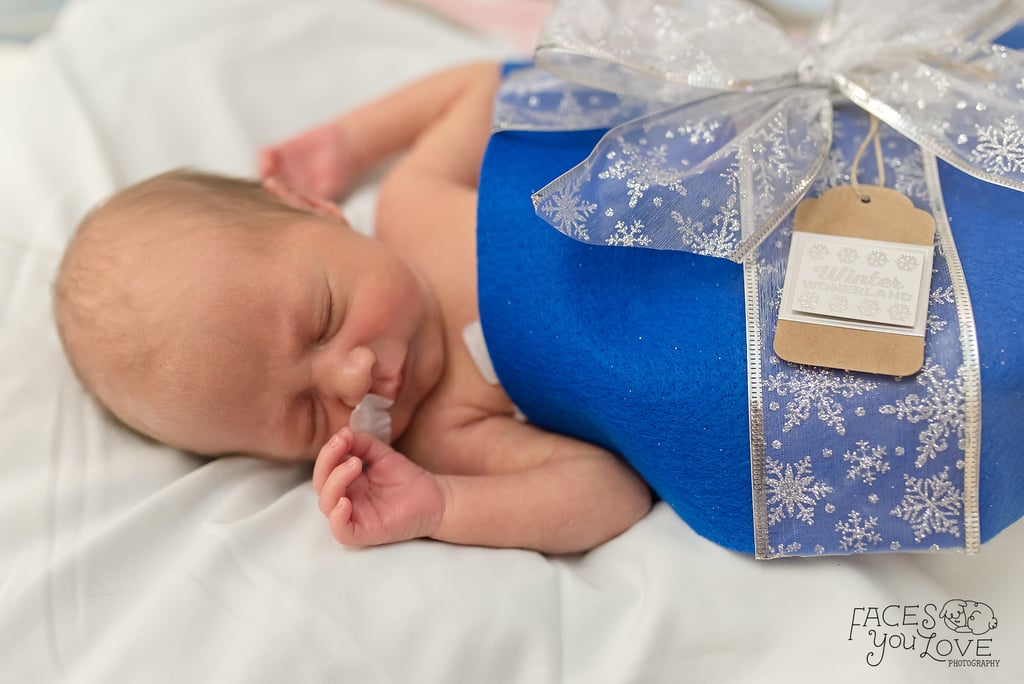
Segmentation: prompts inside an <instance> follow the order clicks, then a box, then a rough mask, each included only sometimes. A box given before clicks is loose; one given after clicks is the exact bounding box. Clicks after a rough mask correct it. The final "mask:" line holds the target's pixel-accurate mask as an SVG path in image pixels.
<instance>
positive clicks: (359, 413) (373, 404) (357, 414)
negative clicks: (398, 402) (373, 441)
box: [348, 394, 395, 444]
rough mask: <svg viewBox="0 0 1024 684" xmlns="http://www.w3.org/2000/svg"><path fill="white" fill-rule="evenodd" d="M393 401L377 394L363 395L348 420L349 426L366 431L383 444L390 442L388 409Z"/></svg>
mask: <svg viewBox="0 0 1024 684" xmlns="http://www.w3.org/2000/svg"><path fill="white" fill-rule="evenodd" d="M394 403H395V402H394V401H393V400H391V399H388V398H387V397H382V396H380V395H379V394H367V395H366V396H365V397H363V400H362V401H360V402H359V403H358V404H357V405H356V407H355V409H353V410H352V416H351V417H350V418H349V420H348V424H349V427H350V428H352V429H353V430H355V431H356V432H366V433H368V434H371V435H373V436H374V437H376V438H377V439H379V440H380V441H382V442H384V443H385V444H390V443H391V414H390V413H389V412H388V409H390V408H391V407H392V405H394Z"/></svg>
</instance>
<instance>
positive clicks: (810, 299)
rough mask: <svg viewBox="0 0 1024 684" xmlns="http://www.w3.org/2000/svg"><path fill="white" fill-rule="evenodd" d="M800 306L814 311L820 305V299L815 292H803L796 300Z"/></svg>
mask: <svg viewBox="0 0 1024 684" xmlns="http://www.w3.org/2000/svg"><path fill="white" fill-rule="evenodd" d="M797 302H798V303H799V304H800V308H802V309H809V310H812V311H813V310H815V309H817V308H818V306H819V305H820V304H821V297H819V296H818V293H817V292H804V293H803V294H801V295H800V297H799V298H798V299H797Z"/></svg>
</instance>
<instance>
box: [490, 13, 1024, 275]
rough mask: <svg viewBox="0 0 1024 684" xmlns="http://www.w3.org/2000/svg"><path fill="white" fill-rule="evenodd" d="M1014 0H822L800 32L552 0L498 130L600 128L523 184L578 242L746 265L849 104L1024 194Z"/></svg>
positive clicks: (1022, 74)
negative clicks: (819, 11)
mask: <svg viewBox="0 0 1024 684" xmlns="http://www.w3.org/2000/svg"><path fill="white" fill-rule="evenodd" d="M1022 18H1024V2H1021V0H972V2H970V3H967V2H963V0H846V1H844V0H837V2H836V3H835V4H834V6H833V7H832V9H831V11H830V12H829V14H828V15H827V16H826V17H825V19H824V20H823V21H822V22H821V23H820V24H819V26H818V27H817V28H816V30H815V31H813V32H812V34H811V35H810V36H809V37H808V38H807V39H806V40H804V41H801V42H796V41H794V40H792V39H791V38H790V37H789V36H788V35H787V33H786V32H785V31H784V30H783V29H782V27H781V26H780V25H779V24H778V23H776V22H775V20H774V19H773V18H772V17H771V16H770V15H769V14H767V13H766V12H764V11H762V10H760V9H759V8H757V7H755V6H753V5H752V4H750V3H748V2H744V1H743V0H716V2H706V0H674V1H670V0H661V1H660V2H659V1H656V0H561V1H560V2H559V3H557V5H556V6H555V7H554V9H553V11H552V13H551V14H550V16H549V18H548V20H547V22H546V25H545V28H544V30H543V32H542V34H541V38H540V40H539V43H538V48H537V52H536V56H535V57H536V64H537V66H538V67H539V69H526V70H522V71H519V72H515V73H513V74H512V75H511V76H510V77H509V78H508V79H507V80H506V82H505V84H504V86H503V88H502V91H501V92H500V93H499V98H498V101H497V106H496V110H495V125H496V127H497V128H498V129H528V130H550V131H566V130H582V129H592V128H605V127H609V126H611V127H612V128H611V130H610V131H608V133H607V134H606V135H605V136H604V137H603V138H602V139H601V140H600V142H599V143H598V144H597V146H596V147H595V148H594V150H593V151H592V153H591V154H590V156H589V157H588V158H587V159H586V160H585V161H583V162H582V163H580V164H579V165H578V166H576V167H574V168H573V169H571V170H569V171H567V172H566V173H565V174H563V175H562V176H560V177H559V178H557V179H556V180H554V181H553V182H551V183H550V184H549V185H547V186H546V187H544V188H543V189H542V190H540V191H539V192H537V193H536V194H535V195H534V198H533V199H534V205H535V207H536V209H537V213H538V215H540V216H541V217H542V218H544V219H545V220H547V221H548V222H549V223H551V224H552V225H553V226H554V227H555V228H557V229H559V230H560V231H562V232H563V233H566V234H567V235H570V236H572V237H575V238H577V239H579V240H583V241H586V242H599V243H604V244H610V245H623V246H641V247H650V248H660V249H678V250H684V251H690V252H695V253H698V254H705V255H710V256H717V257H726V258H729V259H732V260H734V261H743V260H744V259H745V258H746V257H747V256H748V255H749V254H750V253H751V251H752V250H753V249H754V248H755V247H756V246H757V245H758V244H759V243H760V242H761V240H763V239H764V237H765V236H766V235H767V234H768V233H769V232H770V231H771V230H772V229H773V228H774V227H775V226H776V225H777V224H778V223H779V221H781V220H782V218H783V217H785V216H786V215H787V214H788V213H789V212H790V211H791V210H792V209H793V207H794V206H795V205H796V203H797V202H798V201H799V200H800V199H801V197H803V195H804V193H805V192H806V191H807V189H808V188H809V187H810V185H811V183H812V181H813V180H814V178H815V176H816V175H817V174H818V172H819V170H820V169H821V167H822V165H823V164H824V162H825V160H826V159H827V157H828V154H829V147H830V143H831V139H832V126H833V119H832V109H831V104H832V101H833V100H846V99H848V100H850V101H852V102H854V103H855V104H857V105H859V106H860V107H862V108H864V109H865V110H867V111H868V112H870V113H872V114H874V115H875V116H877V117H878V118H879V119H881V120H882V121H884V122H885V123H887V124H888V125H889V126H891V127H892V128H894V129H896V130H897V131H899V132H900V133H902V134H903V135H905V136H907V137H908V138H910V139H911V140H913V141H914V142H916V143H918V144H919V145H921V146H922V147H923V148H925V149H926V150H928V151H930V152H932V153H934V154H935V155H936V156H938V157H940V158H941V159H944V160H945V161H947V162H949V163H950V164H952V165H953V166H955V167H957V168H959V169H961V170H962V171H964V172H966V173H969V174H971V175H973V176H976V177H978V178H982V179H984V180H986V181H989V182H992V183H997V184H1000V185H1004V186H1006V187H1010V188H1013V189H1016V190H1024V55H1022V54H1021V53H1019V52H1017V51H1015V50H1010V49H1006V48H1003V47H1001V46H997V45H993V44H992V43H991V42H990V41H991V39H992V38H994V37H995V36H997V35H999V34H1000V33H1002V32H1003V31H1005V30H1006V29H1008V28H1009V27H1011V26H1013V25H1014V24H1015V23H1017V22H1018V21H1020V20H1021V19H1022Z"/></svg>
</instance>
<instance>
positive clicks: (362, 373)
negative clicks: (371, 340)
mask: <svg viewBox="0 0 1024 684" xmlns="http://www.w3.org/2000/svg"><path fill="white" fill-rule="evenodd" d="M376 365H377V356H376V355H375V354H374V353H373V350H372V349H370V348H369V347H354V348H353V349H351V350H349V351H348V353H346V354H344V355H343V356H342V357H341V359H340V360H339V359H338V358H337V357H335V358H334V359H330V358H328V359H324V366H325V372H324V374H323V377H324V378H325V384H326V385H327V386H326V387H325V390H326V391H327V392H330V393H331V394H332V395H334V396H336V397H337V398H338V399H340V400H341V401H342V402H344V403H345V404H346V405H347V406H350V407H355V405H356V404H358V403H359V402H360V401H362V400H363V397H365V396H366V394H367V393H368V392H369V391H370V387H371V385H373V368H374V366H376Z"/></svg>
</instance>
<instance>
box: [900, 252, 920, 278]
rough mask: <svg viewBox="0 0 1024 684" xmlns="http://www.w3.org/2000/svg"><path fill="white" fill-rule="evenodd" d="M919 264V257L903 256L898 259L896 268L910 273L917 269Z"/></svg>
mask: <svg viewBox="0 0 1024 684" xmlns="http://www.w3.org/2000/svg"><path fill="white" fill-rule="evenodd" d="M917 263H918V262H917V257H915V256H912V255H910V254H901V255H899V257H897V258H896V268H898V269H900V270H901V271H906V272H908V273H909V272H910V271H913V270H916V269H917Z"/></svg>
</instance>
